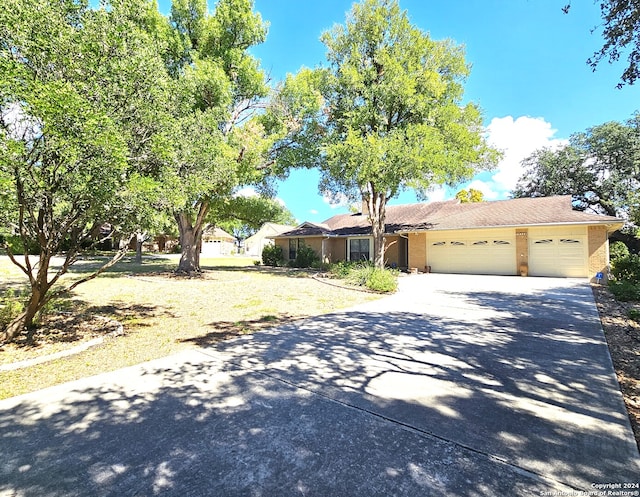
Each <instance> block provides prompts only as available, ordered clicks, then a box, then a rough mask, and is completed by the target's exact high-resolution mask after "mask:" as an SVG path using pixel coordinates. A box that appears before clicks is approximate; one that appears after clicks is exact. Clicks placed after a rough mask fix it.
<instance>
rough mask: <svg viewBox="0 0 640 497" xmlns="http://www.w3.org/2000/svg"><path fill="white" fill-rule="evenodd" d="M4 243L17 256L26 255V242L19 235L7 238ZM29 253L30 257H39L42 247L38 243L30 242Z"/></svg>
mask: <svg viewBox="0 0 640 497" xmlns="http://www.w3.org/2000/svg"><path fill="white" fill-rule="evenodd" d="M4 241H5V243H6V244H7V246H8V247H9V249H11V252H12V253H14V254H16V255H18V254H24V242H23V241H22V237H20V236H17V235H11V236H5V237H4ZM27 251H28V253H29V255H38V254H39V253H40V246H39V245H38V243H37V242H34V241H31V240H29V241H28V244H27Z"/></svg>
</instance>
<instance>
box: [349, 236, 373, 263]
mask: <svg viewBox="0 0 640 497" xmlns="http://www.w3.org/2000/svg"><path fill="white" fill-rule="evenodd" d="M370 245H371V244H370V240H369V238H353V239H351V240H349V260H350V261H368V260H370V259H371V249H370Z"/></svg>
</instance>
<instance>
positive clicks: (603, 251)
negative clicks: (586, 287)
mask: <svg viewBox="0 0 640 497" xmlns="http://www.w3.org/2000/svg"><path fill="white" fill-rule="evenodd" d="M588 237H589V243H588V246H589V249H588V250H589V263H588V267H589V279H590V280H591V281H592V282H595V281H596V279H595V276H596V274H597V273H602V274H603V275H604V279H603V281H604V282H606V281H607V273H608V269H609V238H608V236H607V228H606V227H605V226H589V229H588Z"/></svg>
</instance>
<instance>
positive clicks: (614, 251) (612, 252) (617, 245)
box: [609, 241, 629, 262]
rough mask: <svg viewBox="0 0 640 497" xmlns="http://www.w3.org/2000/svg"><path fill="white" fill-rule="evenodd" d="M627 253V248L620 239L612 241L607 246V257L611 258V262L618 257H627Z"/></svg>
mask: <svg viewBox="0 0 640 497" xmlns="http://www.w3.org/2000/svg"><path fill="white" fill-rule="evenodd" d="M628 255H629V249H628V248H627V246H626V245H625V244H624V243H623V242H620V241H617V242H613V243H612V244H611V245H610V246H609V257H610V258H611V262H615V261H617V260H618V259H622V258H623V257H627V256H628Z"/></svg>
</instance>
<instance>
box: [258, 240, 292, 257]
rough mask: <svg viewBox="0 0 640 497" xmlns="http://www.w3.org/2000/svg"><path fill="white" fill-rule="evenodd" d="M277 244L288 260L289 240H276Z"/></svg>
mask: <svg viewBox="0 0 640 497" xmlns="http://www.w3.org/2000/svg"><path fill="white" fill-rule="evenodd" d="M274 242H275V244H276V245H277V246H278V247H280V248H281V249H282V255H283V256H284V259H285V260H287V257H288V256H289V240H288V239H287V238H278V239H276V240H274ZM260 256H262V254H260Z"/></svg>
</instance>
